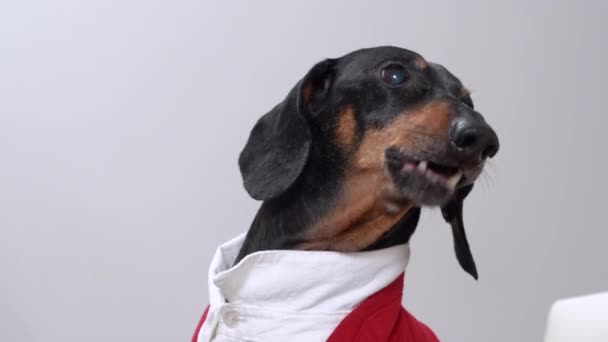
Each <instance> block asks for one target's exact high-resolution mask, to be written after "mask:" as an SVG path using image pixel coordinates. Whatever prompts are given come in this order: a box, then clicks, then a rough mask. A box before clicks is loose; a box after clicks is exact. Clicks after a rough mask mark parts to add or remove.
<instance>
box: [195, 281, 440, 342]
mask: <svg viewBox="0 0 608 342" xmlns="http://www.w3.org/2000/svg"><path fill="white" fill-rule="evenodd" d="M403 278H404V277H403V274H401V276H399V277H398V278H397V279H395V280H394V281H393V282H392V283H391V284H390V285H388V286H386V287H385V288H383V289H382V290H380V291H378V292H376V293H375V294H373V295H372V296H370V297H369V298H367V299H366V300H364V301H363V302H362V303H361V304H359V305H358V306H357V307H356V308H355V309H354V310H353V311H352V312H351V313H349V314H348V315H347V316H346V318H344V320H342V322H340V324H338V326H337V327H336V329H335V330H334V331H333V333H332V334H331V335H330V336H329V338H328V339H327V341H328V342H343V341H356V342H372V341H373V342H384V341H389V342H397V341H399V342H438V341H439V339H438V338H437V336H435V334H434V333H433V332H432V331H431V330H430V329H429V328H428V327H427V326H426V325H424V323H421V322H419V321H418V320H417V319H416V318H415V317H414V316H412V315H411V314H410V313H409V312H407V311H406V310H405V309H404V308H403V307H402V306H401V299H402V295H403ZM208 310H209V307H207V309H206V310H205V312H204V313H203V316H202V318H201V320H200V322H199V323H198V325H197V327H196V330H195V332H194V335H193V336H192V342H196V341H197V337H198V333H199V330H200V328H201V326H202V325H203V322H205V319H206V317H207V312H208ZM311 342H314V341H311Z"/></svg>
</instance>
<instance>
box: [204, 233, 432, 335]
mask: <svg viewBox="0 0 608 342" xmlns="http://www.w3.org/2000/svg"><path fill="white" fill-rule="evenodd" d="M244 240H245V234H242V235H239V236H238V237H236V238H235V239H233V240H231V241H228V242H226V243H225V244H223V245H221V246H219V247H218V249H217V250H216V253H215V256H214V257H213V261H212V262H211V267H210V268H209V306H208V307H207V309H206V310H205V312H204V314H203V317H202V318H201V320H200V322H199V324H198V326H197V328H196V331H195V333H194V336H193V337H192V342H204V341H205V342H207V341H217V342H222V341H259V342H274V341H280V342H286V341H289V342H299V341H302V342H315V341H330V342H336V341H365V342H368V341H369V342H371V341H379V342H380V341H404V342H405V341H408V342H410V341H411V342H414V341H415V342H438V341H439V340H438V339H437V337H436V336H435V335H434V334H433V332H432V331H431V330H430V329H429V328H427V327H426V326H425V325H424V324H422V323H420V322H419V321H417V320H416V319H415V318H414V317H413V316H412V315H411V314H409V313H408V312H407V311H406V310H405V309H404V308H403V307H402V306H401V299H402V291H403V272H404V270H405V267H406V266H407V263H408V260H409V246H408V245H406V244H404V245H398V246H394V247H390V248H385V249H381V250H375V251H368V252H356V253H338V252H326V251H296V250H272V251H260V252H255V253H252V254H250V255H248V256H246V257H245V258H244V259H243V260H241V261H240V262H239V263H238V264H237V265H235V266H234V267H231V265H232V264H233V262H234V260H235V259H236V256H237V254H238V252H239V250H240V248H241V246H242V244H243V241H244Z"/></svg>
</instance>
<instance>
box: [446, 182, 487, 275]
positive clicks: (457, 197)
mask: <svg viewBox="0 0 608 342" xmlns="http://www.w3.org/2000/svg"><path fill="white" fill-rule="evenodd" d="M472 189H473V184H471V185H467V186H465V187H463V188H461V189H458V190H456V193H455V194H454V197H453V198H452V199H451V200H450V201H449V202H448V203H446V204H445V205H444V206H443V207H441V213H442V214H443V218H444V219H445V220H446V221H447V222H448V223H449V224H450V225H451V226H452V235H453V237H454V250H455V251H456V258H457V259H458V263H459V264H460V266H461V267H462V268H463V269H464V270H465V271H466V272H467V273H469V274H470V275H471V276H473V278H475V279H477V278H478V275H477V267H476V266H475V260H473V255H472V254H471V248H470V247H469V242H468V241H467V235H466V233H465V231H464V222H463V219H462V206H463V202H464V199H465V197H467V195H468V194H469V192H471V190H472Z"/></svg>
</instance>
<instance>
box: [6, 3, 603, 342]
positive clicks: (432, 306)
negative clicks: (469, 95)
mask: <svg viewBox="0 0 608 342" xmlns="http://www.w3.org/2000/svg"><path fill="white" fill-rule="evenodd" d="M607 10H608V5H607V3H606V2H604V1H569V2H565V1H535V2H530V1H508V2H506V1H505V2H501V3H499V2H495V3H491V2H490V1H481V0H477V1H443V2H436V1H423V2H413V1H365V2H364V1H340V2H338V1H331V2H330V1H320V0H319V1H301V2H298V3H296V2H293V1H289V2H288V1H278V0H277V1H240V2H233V1H223V2H219V1H217V2H209V3H204V2H203V1H201V0H197V1H190V0H180V1H151V0H146V1H144V0H139V1H137V0H105V1H77V0H55V1H3V2H1V3H0V340H1V341H7V342H12V341H28V342H36V341H45V342H48V341H61V342H64V341H148V342H152V341H186V340H187V339H188V338H189V337H190V335H191V333H192V331H193V329H194V327H195V324H196V322H197V320H198V318H199V316H200V314H201V313H202V310H203V308H204V307H205V305H206V303H207V299H206V280H207V277H206V272H207V267H208V263H209V261H210V258H211V256H212V254H213V250H214V248H215V246H216V245H218V244H219V243H221V242H223V241H225V240H227V239H229V238H231V237H232V236H234V235H236V234H237V233H239V232H241V231H244V230H246V229H247V228H248V227H249V224H250V222H251V220H252V218H253V215H254V213H255V211H256V208H257V206H258V203H257V202H255V201H253V200H251V199H249V198H248V197H247V195H246V193H245V191H244V190H243V188H242V186H241V179H240V175H239V173H238V168H237V163H236V161H237V156H238V153H239V152H240V149H241V148H242V147H243V145H244V142H245V139H246V138H247V135H248V133H249V130H250V128H251V127H252V125H253V123H254V122H255V120H256V119H257V118H258V117H259V116H261V115H262V114H264V113H265V112H266V111H267V110H269V109H270V108H271V107H272V106H274V105H275V104H276V103H277V102H279V101H280V100H282V99H283V97H284V96H285V95H286V93H287V92H288V90H289V89H290V88H291V86H292V85H293V84H294V83H295V82H296V81H297V80H298V79H299V78H300V77H302V76H303V75H304V74H305V73H306V71H307V70H308V69H309V68H310V67H311V66H312V65H313V64H314V63H316V62H317V61H319V60H321V59H323V58H325V57H337V56H340V55H342V54H345V53H347V52H350V51H351V50H354V49H358V48H361V47H369V46H376V45H383V44H391V45H397V46H402V47H406V48H409V49H412V50H415V51H417V52H419V53H421V54H422V55H424V56H425V57H426V58H427V59H429V60H432V61H436V62H439V63H442V64H444V65H445V66H446V67H448V68H449V69H450V70H451V71H453V72H454V73H455V74H456V75H457V76H459V77H460V78H461V79H462V80H463V81H464V83H465V84H466V85H467V86H468V87H469V88H471V90H472V91H473V98H474V100H475V102H476V108H478V109H479V110H480V111H481V112H482V113H483V114H484V115H485V117H486V119H487V120H488V121H489V122H490V123H491V124H492V125H493V126H494V128H495V129H496V131H497V132H498V134H499V136H500V139H501V145H502V146H501V151H500V153H499V154H498V156H497V158H495V160H494V161H493V163H492V164H493V165H492V166H491V167H489V169H488V171H487V176H486V181H485V182H483V184H479V185H478V186H477V188H476V189H475V191H474V192H473V193H472V194H471V196H470V199H469V200H468V201H467V203H466V208H465V216H466V217H465V220H466V225H467V228H468V234H469V238H470V242H471V244H472V248H473V253H474V255H475V258H476V260H477V263H478V267H479V271H480V280H479V282H475V281H473V280H472V279H471V278H470V277H469V276H468V275H467V274H465V273H464V272H463V271H461V269H460V268H459V266H458V264H457V263H456V259H455V257H454V255H453V250H452V245H451V244H452V241H451V234H450V230H449V228H448V226H447V224H445V223H443V222H442V220H441V218H440V215H439V214H438V212H437V211H427V212H426V214H424V215H423V218H422V220H421V224H420V225H419V227H418V231H417V232H416V234H415V235H414V238H413V240H412V262H411V264H410V267H409V268H408V271H407V280H406V292H405V305H406V307H407V308H408V309H410V310H411V311H412V312H413V313H414V314H415V315H416V316H417V317H418V318H419V319H421V320H422V321H424V322H426V323H428V324H429V325H430V326H431V327H432V328H433V329H434V330H435V331H436V333H437V334H438V335H439V337H440V338H441V339H442V340H444V341H479V342H482V341H483V342H486V341H493V342H507V341H539V340H541V338H542V336H543V331H544V327H545V319H546V314H547V312H548V309H549V306H550V303H551V302H552V301H553V300H555V299H557V298H560V297H569V296H574V295H580V294H586V293H591V292H596V291H600V290H607V289H608V274H607V273H608V271H607V266H606V264H607V261H608V248H606V245H607V242H608V227H607V226H606V220H607V216H608V209H607V208H606V193H607V191H608V186H607V182H606V176H607V175H608V172H607V171H608V161H607V159H608V158H606V155H607V152H606V138H605V134H606V130H607V129H608V120H607V119H606V117H607V115H608V113H607V112H606V106H607V105H606V103H607V101H608V99H607V97H608V96H607V94H606V89H607V86H606V80H607V79H608V71H607V70H608V69H607V67H606V63H607V61H608V48H607V45H608V44H607V41H608V40H607V39H606V34H607V31H608V24H607V21H606V17H607V15H608V11H607Z"/></svg>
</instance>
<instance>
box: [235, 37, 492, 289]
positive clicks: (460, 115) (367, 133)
mask: <svg viewBox="0 0 608 342" xmlns="http://www.w3.org/2000/svg"><path fill="white" fill-rule="evenodd" d="M498 148H499V142H498V138H497V135H496V133H495V132H494V130H493V129H492V128H491V127H490V126H489V125H488V124H487V123H486V121H485V120H484V118H483V117H482V115H481V114H480V113H479V112H477V111H476V110H475V109H474V106H473V102H472V100H471V97H470V94H469V92H468V91H467V89H466V88H465V87H464V86H463V85H462V83H461V82H460V81H459V80H458V78H456V77H455V76H454V75H452V74H451V73H450V72H449V71H448V70H447V69H446V68H444V67H443V66H441V65H439V64H434V63H430V62H428V61H426V60H425V59H424V58H423V57H422V56H420V55H419V54H417V53H415V52H413V51H409V50H405V49H401V48H396V47H377V48H371V49H363V50H358V51H355V52H352V53H350V54H348V55H345V56H343V57H341V58H337V59H327V60H324V61H322V62H319V63H318V64H316V65H315V66H314V67H313V68H312V69H311V70H310V71H309V72H308V73H307V75H306V76H305V77H304V78H302V79H301V80H300V81H299V82H298V83H297V84H296V85H295V87H294V88H293V89H292V90H291V91H290V93H289V94H288V96H287V97H286V99H285V100H284V101H283V102H281V103H280V104H278V105H277V106H276V107H275V108H274V109H272V110H271V111H270V112H268V113H267V114H265V115H264V116H263V117H262V118H261V119H260V120H259V121H258V122H257V124H256V125H255V127H254V128H253V130H252V132H251V135H250V137H249V140H248V142H247V144H246V146H245V148H244V150H243V151H242V152H241V155H240V157H239V166H240V169H241V173H242V175H243V179H244V185H245V189H246V190H247V191H248V192H249V194H250V195H251V196H252V197H253V198H255V199H259V200H264V201H275V202H276V201H291V200H293V199H294V198H298V197H304V196H308V198H310V196H311V194H314V196H317V197H323V198H326V199H327V198H329V200H327V205H325V208H324V209H323V210H319V212H318V213H316V214H315V215H314V216H315V218H314V219H313V220H310V222H307V224H306V228H305V229H304V232H302V238H301V240H302V243H301V244H300V245H299V248H305V249H332V250H343V251H354V250H362V249H366V248H369V247H370V246H373V245H374V244H375V243H377V241H379V240H381V239H382V238H383V237H386V236H387V234H391V232H393V234H394V230H395V227H396V226H398V225H399V223H400V222H402V221H403V219H404V218H407V217H411V216H412V215H413V216H415V220H414V221H415V222H414V223H413V224H414V225H415V224H416V222H417V213H418V211H419V208H420V207H422V206H431V207H441V209H442V213H443V216H444V218H445V219H446V221H448V222H449V223H450V225H451V227H452V232H453V237H454V245H455V250H456V255H457V258H458V261H459V263H460V264H461V266H462V267H463V268H464V269H465V270H466V271H467V272H469V273H470V274H471V275H473V276H474V277H475V278H477V270H476V267H475V263H474V261H473V257H472V255H471V251H470V248H469V245H468V242H467V239H466V235H465V231H464V226H463V219H462V206H463V201H464V199H465V197H466V196H467V194H468V193H469V192H470V190H471V189H472V187H473V184H474V182H475V180H476V179H477V177H478V175H479V174H480V173H481V171H482V170H483V167H484V164H485V161H486V160H487V159H488V158H491V157H493V156H494V155H495V154H496V153H497V151H498ZM314 196H313V197H314ZM410 221H411V220H410ZM408 238H409V236H408Z"/></svg>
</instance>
